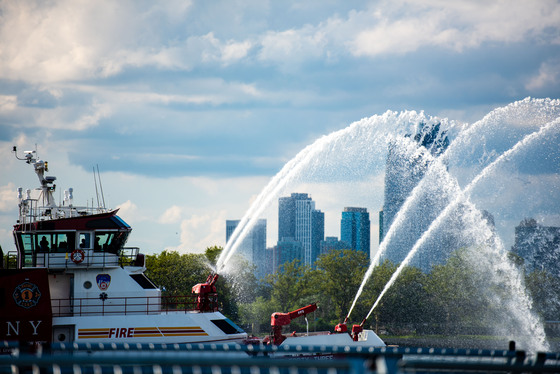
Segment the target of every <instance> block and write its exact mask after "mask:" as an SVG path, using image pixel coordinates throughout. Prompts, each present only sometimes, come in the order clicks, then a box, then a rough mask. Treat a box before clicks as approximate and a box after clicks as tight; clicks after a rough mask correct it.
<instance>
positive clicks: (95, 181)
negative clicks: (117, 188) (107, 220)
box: [91, 168, 99, 208]
mask: <svg viewBox="0 0 560 374" xmlns="http://www.w3.org/2000/svg"><path fill="white" fill-rule="evenodd" d="M93 183H94V184H95V197H96V198H97V208H99V192H97V178H95V168H93ZM91 205H93V201H92V202H91Z"/></svg>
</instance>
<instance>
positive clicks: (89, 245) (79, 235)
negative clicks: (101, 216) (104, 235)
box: [75, 230, 95, 250]
mask: <svg viewBox="0 0 560 374" xmlns="http://www.w3.org/2000/svg"><path fill="white" fill-rule="evenodd" d="M82 235H83V236H84V237H85V238H84V239H85V240H87V241H89V243H87V242H86V243H85V246H82V245H81V242H82ZM94 237H95V231H85V230H79V231H76V242H75V243H76V248H79V249H81V250H85V249H93V238H94ZM86 238H87V239H86ZM88 239H89V240H88Z"/></svg>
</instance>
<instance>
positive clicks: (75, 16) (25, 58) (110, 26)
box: [0, 0, 190, 82]
mask: <svg viewBox="0 0 560 374" xmlns="http://www.w3.org/2000/svg"><path fill="white" fill-rule="evenodd" d="M189 7H190V2H184V3H183V4H178V3H177V4H173V3H167V4H166V5H165V7H164V6H162V5H158V4H155V5H152V7H150V8H142V7H140V6H138V4H137V3H136V2H133V1H120V2H112V1H96V2H88V1H71V0H59V1H53V2H41V1H26V2H10V1H8V2H3V3H2V4H1V5H0V8H1V13H0V14H1V16H0V25H1V26H0V38H1V39H2V40H3V43H2V53H1V54H0V56H1V57H0V76H1V77H6V78H9V79H25V80H28V81H35V82H48V81H50V82H54V81H64V80H73V79H83V78H89V77H107V76H111V75H114V74H116V73H118V72H120V71H122V69H123V67H124V66H127V65H131V66H143V65H146V64H153V63H155V62H161V55H160V50H163V51H165V50H166V48H168V47H166V46H165V45H163V46H162V43H161V40H159V39H160V37H161V36H162V30H163V29H164V26H165V25H167V22H169V21H170V22H172V23H176V22H178V21H180V20H181V19H182V18H183V17H184V14H185V13H186V12H187V11H188V9H189ZM162 14H163V17H160V15H162ZM158 58H159V59H160V60H159V61H158ZM168 64H172V63H171V62H168Z"/></svg>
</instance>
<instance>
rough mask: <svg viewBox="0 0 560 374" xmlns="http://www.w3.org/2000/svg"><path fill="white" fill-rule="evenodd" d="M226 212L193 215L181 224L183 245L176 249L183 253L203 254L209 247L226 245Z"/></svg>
mask: <svg viewBox="0 0 560 374" xmlns="http://www.w3.org/2000/svg"><path fill="white" fill-rule="evenodd" d="M225 221H226V211H225V210H221V211H217V212H215V213H207V214H202V215H193V216H192V217H191V218H189V219H185V220H183V221H182V222H181V244H180V245H179V246H178V247H177V248H176V249H177V250H179V251H182V252H199V253H203V252H204V251H205V250H206V248H207V247H209V246H212V245H216V244H218V243H224V241H225Z"/></svg>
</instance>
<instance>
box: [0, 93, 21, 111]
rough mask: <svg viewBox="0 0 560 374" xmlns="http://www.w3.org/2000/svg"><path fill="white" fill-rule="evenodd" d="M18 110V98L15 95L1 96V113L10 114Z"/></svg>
mask: <svg viewBox="0 0 560 374" xmlns="http://www.w3.org/2000/svg"><path fill="white" fill-rule="evenodd" d="M16 108H17V97H16V96H14V95H0V112H8V111H12V110H15V109H16Z"/></svg>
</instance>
